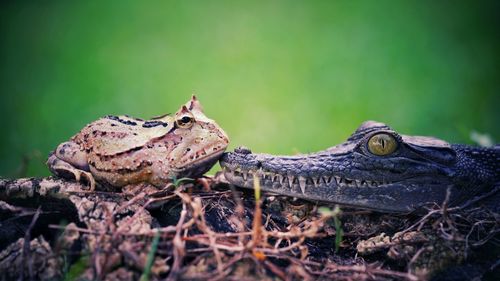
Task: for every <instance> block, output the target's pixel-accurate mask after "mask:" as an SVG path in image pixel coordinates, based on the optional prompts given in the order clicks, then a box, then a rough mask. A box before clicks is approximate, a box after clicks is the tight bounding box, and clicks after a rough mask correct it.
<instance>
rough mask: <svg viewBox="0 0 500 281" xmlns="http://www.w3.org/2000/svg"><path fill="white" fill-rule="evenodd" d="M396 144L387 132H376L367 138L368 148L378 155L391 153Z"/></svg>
mask: <svg viewBox="0 0 500 281" xmlns="http://www.w3.org/2000/svg"><path fill="white" fill-rule="evenodd" d="M397 146H398V144H397V142H396V140H395V139H394V137H393V136H392V135H390V134H387V133H380V134H376V135H374V136H372V137H371V138H370V139H369V140H368V150H369V151H370V152H371V153H373V154H375V155H379V156H385V155H389V154H391V153H393V152H394V151H395V150H396V148H397Z"/></svg>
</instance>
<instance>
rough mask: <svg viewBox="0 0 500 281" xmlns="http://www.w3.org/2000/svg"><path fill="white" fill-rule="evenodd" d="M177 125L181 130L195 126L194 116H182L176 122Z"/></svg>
mask: <svg viewBox="0 0 500 281" xmlns="http://www.w3.org/2000/svg"><path fill="white" fill-rule="evenodd" d="M175 123H177V126H178V127H179V128H183V129H187V128H190V127H191V126H193V123H194V118H193V116H192V115H188V114H186V115H182V116H180V117H179V118H177V120H175Z"/></svg>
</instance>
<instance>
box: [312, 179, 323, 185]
mask: <svg viewBox="0 0 500 281" xmlns="http://www.w3.org/2000/svg"><path fill="white" fill-rule="evenodd" d="M312 181H313V184H314V187H318V186H319V185H320V181H321V177H317V178H314V177H313V178H312Z"/></svg>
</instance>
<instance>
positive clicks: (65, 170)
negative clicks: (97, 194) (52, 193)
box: [47, 154, 96, 191]
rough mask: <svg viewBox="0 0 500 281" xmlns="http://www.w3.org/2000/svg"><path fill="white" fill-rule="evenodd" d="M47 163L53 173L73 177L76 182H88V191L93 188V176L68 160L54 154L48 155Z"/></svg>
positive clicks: (67, 177)
mask: <svg viewBox="0 0 500 281" xmlns="http://www.w3.org/2000/svg"><path fill="white" fill-rule="evenodd" d="M47 165H48V166H49V169H50V171H51V172H52V173H53V174H54V175H56V176H58V177H61V178H65V179H74V180H75V181H77V182H80V183H85V184H88V186H89V189H90V191H94V190H95V186H96V182H95V179H94V176H93V175H92V174H91V173H90V172H87V171H84V170H80V169H78V168H75V167H74V166H72V165H71V164H69V163H68V162H65V161H63V160H61V159H59V158H57V157H56V156H55V155H54V154H51V155H50V156H49V159H48V160H47Z"/></svg>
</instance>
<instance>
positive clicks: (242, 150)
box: [234, 146, 252, 154]
mask: <svg viewBox="0 0 500 281" xmlns="http://www.w3.org/2000/svg"><path fill="white" fill-rule="evenodd" d="M234 152H235V153H239V154H251V153H252V151H251V150H250V149H248V148H246V147H244V146H239V147H237V148H235V149H234Z"/></svg>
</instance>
